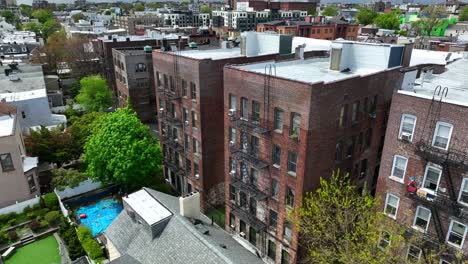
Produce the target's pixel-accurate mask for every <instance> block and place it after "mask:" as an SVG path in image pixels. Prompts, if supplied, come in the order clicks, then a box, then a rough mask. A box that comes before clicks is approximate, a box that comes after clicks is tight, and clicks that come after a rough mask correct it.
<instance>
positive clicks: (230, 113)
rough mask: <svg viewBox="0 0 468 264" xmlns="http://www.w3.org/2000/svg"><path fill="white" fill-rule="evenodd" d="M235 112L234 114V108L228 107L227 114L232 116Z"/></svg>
mask: <svg viewBox="0 0 468 264" xmlns="http://www.w3.org/2000/svg"><path fill="white" fill-rule="evenodd" d="M235 114H236V110H234V109H229V111H228V116H231V117H233V116H234V115H235Z"/></svg>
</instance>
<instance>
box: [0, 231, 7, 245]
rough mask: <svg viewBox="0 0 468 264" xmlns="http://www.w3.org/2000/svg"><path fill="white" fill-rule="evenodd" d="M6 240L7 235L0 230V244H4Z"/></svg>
mask: <svg viewBox="0 0 468 264" xmlns="http://www.w3.org/2000/svg"><path fill="white" fill-rule="evenodd" d="M6 242H8V235H7V234H5V233H3V232H0V245H2V244H5V243H6Z"/></svg>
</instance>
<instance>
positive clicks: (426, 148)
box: [416, 141, 468, 170]
mask: <svg viewBox="0 0 468 264" xmlns="http://www.w3.org/2000/svg"><path fill="white" fill-rule="evenodd" d="M416 154H417V155H419V156H421V157H423V158H424V159H426V160H430V161H433V162H434V163H438V164H447V165H449V166H451V167H455V168H460V169H463V170H468V152H467V151H460V150H456V149H451V148H449V149H448V150H443V149H440V148H436V147H434V146H432V145H431V144H429V143H426V142H422V141H421V142H418V143H417V144H416Z"/></svg>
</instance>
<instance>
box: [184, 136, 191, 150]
mask: <svg viewBox="0 0 468 264" xmlns="http://www.w3.org/2000/svg"><path fill="white" fill-rule="evenodd" d="M184 145H185V149H186V150H189V149H190V136H189V135H187V134H185V135H184Z"/></svg>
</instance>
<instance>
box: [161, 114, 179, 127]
mask: <svg viewBox="0 0 468 264" xmlns="http://www.w3.org/2000/svg"><path fill="white" fill-rule="evenodd" d="M161 117H162V119H163V120H162V121H163V122H167V123H169V124H172V125H174V126H177V127H182V125H183V123H182V121H181V120H179V119H178V118H176V117H174V116H173V115H172V114H169V113H165V114H163V115H161Z"/></svg>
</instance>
